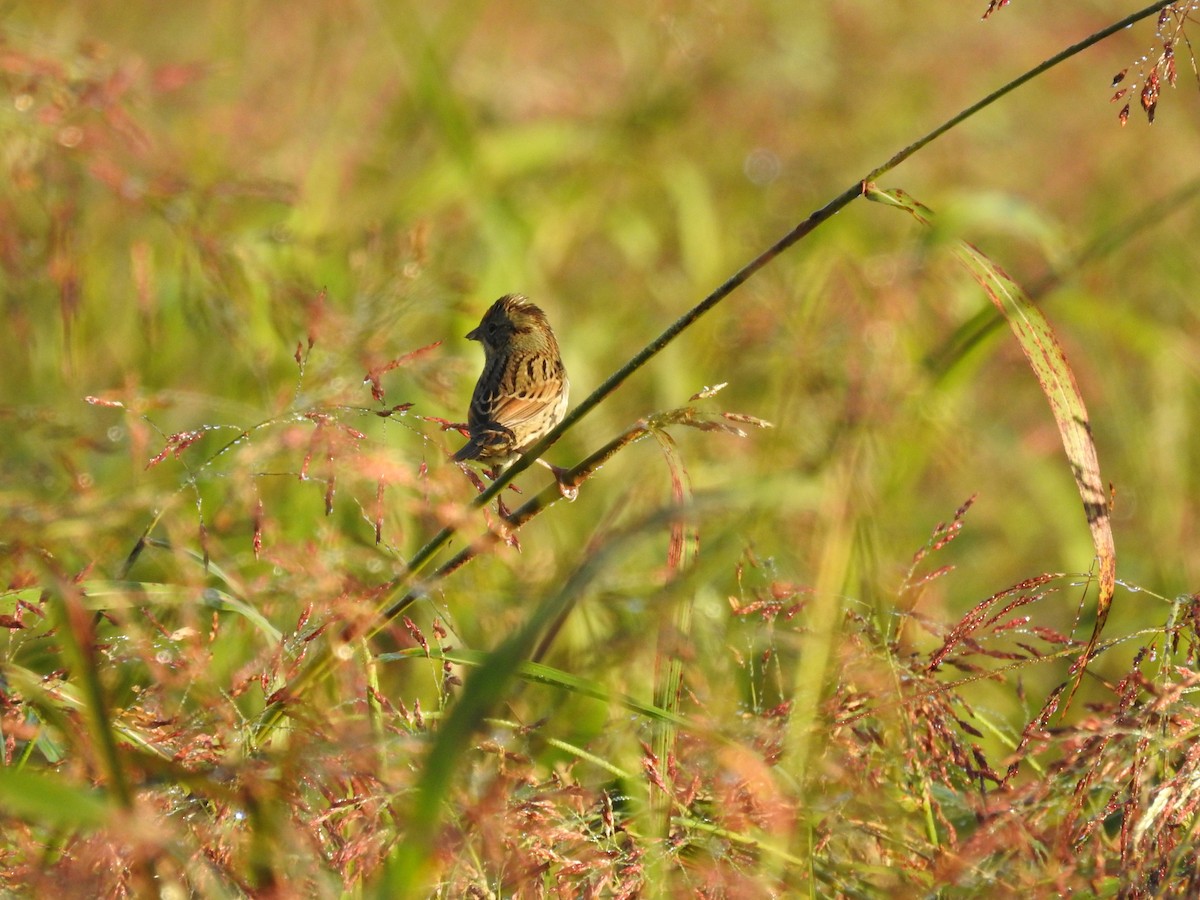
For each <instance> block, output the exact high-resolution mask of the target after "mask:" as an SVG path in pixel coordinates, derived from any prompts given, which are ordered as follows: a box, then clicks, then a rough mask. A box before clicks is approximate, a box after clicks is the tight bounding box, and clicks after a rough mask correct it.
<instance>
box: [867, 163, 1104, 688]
mask: <svg viewBox="0 0 1200 900" xmlns="http://www.w3.org/2000/svg"><path fill="white" fill-rule="evenodd" d="M863 193H864V194H865V195H866V197H867V199H869V200H875V201H877V202H881V203H885V204H887V205H889V206H893V207H896V208H899V209H903V210H904V211H906V212H908V213H910V214H911V215H912V216H913V217H915V218H916V219H917V220H918V221H919V222H921V223H922V224H924V225H928V224H930V222H931V220H932V218H933V213H932V211H931V210H930V209H929V208H928V207H926V206H924V205H923V204H921V203H919V202H918V201H917V200H915V199H914V198H913V197H911V196H910V195H908V194H906V193H905V192H904V191H901V190H888V191H883V190H880V189H879V188H877V187H875V186H874V185H871V184H868V185H864V188H863ZM954 252H955V256H957V257H958V259H959V260H960V261H961V262H962V263H963V265H965V266H966V267H967V270H968V271H969V272H970V273H971V275H972V276H973V277H974V278H975V280H976V281H978V282H979V284H980V286H981V287H982V288H983V289H984V291H986V292H987V295H988V297H989V298H990V299H991V301H992V303H993V304H994V305H995V307H996V309H997V310H999V312H1000V314H1001V315H1002V316H1003V317H1004V319H1005V321H1007V322H1008V324H1009V327H1011V328H1012V331H1013V334H1014V335H1015V336H1016V338H1017V343H1018V344H1020V346H1021V351H1022V352H1023V353H1024V354H1025V358H1026V359H1027V360H1028V361H1029V366H1030V368H1031V369H1033V373H1034V375H1035V376H1036V377H1037V380H1038V384H1040V385H1041V387H1042V393H1044V394H1045V395H1046V399H1047V400H1048V401H1049V402H1050V411H1051V412H1052V413H1053V414H1054V421H1055V423H1056V424H1057V426H1058V433H1059V436H1060V437H1061V438H1062V443H1063V449H1064V450H1065V451H1066V454H1067V462H1068V463H1069V464H1070V466H1071V474H1072V475H1073V476H1074V478H1075V485H1076V487H1077V488H1078V489H1079V496H1080V497H1081V498H1082V500H1083V511H1084V515H1085V516H1086V517H1087V523H1088V528H1090V529H1091V532H1092V545H1093V547H1094V548H1095V550H1096V566H1097V584H1098V588H1099V591H1098V596H1097V598H1096V623H1095V625H1094V626H1093V628H1092V636H1091V638H1090V639H1089V640H1088V644H1087V648H1086V649H1085V650H1084V652H1083V655H1082V656H1081V657H1080V658H1079V659H1078V660H1077V661H1076V663H1075V665H1074V667H1073V672H1074V674H1075V684H1074V685H1073V686H1072V688H1071V693H1070V694H1069V695H1068V697H1067V703H1068V705H1069V704H1070V701H1071V697H1073V696H1074V695H1075V691H1076V690H1077V689H1078V687H1079V682H1080V680H1081V679H1082V678H1083V671H1084V668H1085V667H1086V666H1087V664H1088V662H1089V661H1090V660H1091V659H1092V658H1093V657H1094V656H1095V653H1096V645H1097V641H1098V640H1099V639H1100V633H1101V632H1102V631H1103V630H1104V623H1105V621H1106V620H1107V618H1108V612H1109V608H1110V607H1111V606H1112V599H1113V593H1114V591H1115V589H1116V580H1117V551H1116V544H1115V542H1114V540H1113V533H1112V522H1111V520H1110V518H1109V509H1108V495H1107V494H1106V492H1105V490H1104V480H1103V479H1102V478H1101V476H1100V460H1099V457H1098V455H1097V453H1096V442H1095V441H1094V440H1093V439H1092V427H1091V424H1090V422H1089V420H1088V413H1087V407H1086V405H1085V404H1084V402H1083V395H1082V394H1080V393H1079V386H1078V384H1076V382H1075V373H1074V372H1073V371H1072V370H1071V366H1070V364H1069V363H1068V362H1067V357H1066V354H1065V353H1063V349H1062V345H1061V344H1059V342H1058V338H1057V337H1056V336H1055V334H1054V329H1053V328H1052V327H1051V325H1050V322H1049V320H1048V319H1047V318H1046V317H1045V315H1043V313H1042V311H1041V310H1040V309H1039V308H1038V307H1037V305H1036V304H1034V303H1033V301H1032V300H1030V299H1029V296H1028V295H1027V294H1026V293H1025V291H1023V290H1022V289H1021V286H1020V285H1018V284H1017V283H1016V282H1015V281H1014V280H1013V279H1012V278H1010V277H1009V275H1008V273H1006V272H1005V271H1004V270H1003V269H1002V268H1001V267H1000V266H998V265H997V264H996V263H994V262H993V261H992V260H990V259H989V258H988V257H987V255H986V254H984V253H983V252H982V251H980V250H979V249H978V248H977V247H974V246H972V245H971V244H968V243H967V242H966V241H958V242H956V244H955V250H954Z"/></svg>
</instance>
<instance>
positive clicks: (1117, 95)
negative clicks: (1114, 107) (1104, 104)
mask: <svg viewBox="0 0 1200 900" xmlns="http://www.w3.org/2000/svg"><path fill="white" fill-rule="evenodd" d="M1128 93H1129V88H1121V89H1120V90H1119V91H1117V92H1116V93H1115V94H1113V95H1112V99H1111V100H1109V101H1108V102H1109V103H1116V102H1117V101H1118V100H1120V99H1121V98H1122V97H1124V96H1125V95H1126V94H1128Z"/></svg>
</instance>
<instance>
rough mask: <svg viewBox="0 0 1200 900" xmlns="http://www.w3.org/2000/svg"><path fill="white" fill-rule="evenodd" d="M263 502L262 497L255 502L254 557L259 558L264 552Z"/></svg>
mask: <svg viewBox="0 0 1200 900" xmlns="http://www.w3.org/2000/svg"><path fill="white" fill-rule="evenodd" d="M262 533H263V502H262V497H259V498H258V501H257V502H256V503H255V504H254V538H253V544H254V558H255V559H258V558H259V556H260V555H261V554H262V546H263V537H262Z"/></svg>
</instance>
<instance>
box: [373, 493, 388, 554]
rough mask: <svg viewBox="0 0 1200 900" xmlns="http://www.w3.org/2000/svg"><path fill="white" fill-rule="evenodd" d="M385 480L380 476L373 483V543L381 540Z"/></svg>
mask: <svg viewBox="0 0 1200 900" xmlns="http://www.w3.org/2000/svg"><path fill="white" fill-rule="evenodd" d="M386 485H387V482H386V481H385V480H384V479H383V478H380V479H379V481H378V482H377V483H376V485H375V543H376V544H379V543H380V542H381V541H382V540H383V489H384V487H385V486H386Z"/></svg>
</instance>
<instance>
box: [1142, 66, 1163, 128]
mask: <svg viewBox="0 0 1200 900" xmlns="http://www.w3.org/2000/svg"><path fill="white" fill-rule="evenodd" d="M1158 85H1159V82H1158V73H1157V72H1151V73H1150V74H1149V75H1148V76H1146V83H1145V84H1144V85H1143V86H1142V93H1141V97H1140V99H1141V102H1142V109H1144V110H1145V111H1146V118H1147V119H1149V120H1150V121H1151V122H1153V121H1154V110H1155V108H1156V107H1157V106H1158Z"/></svg>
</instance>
